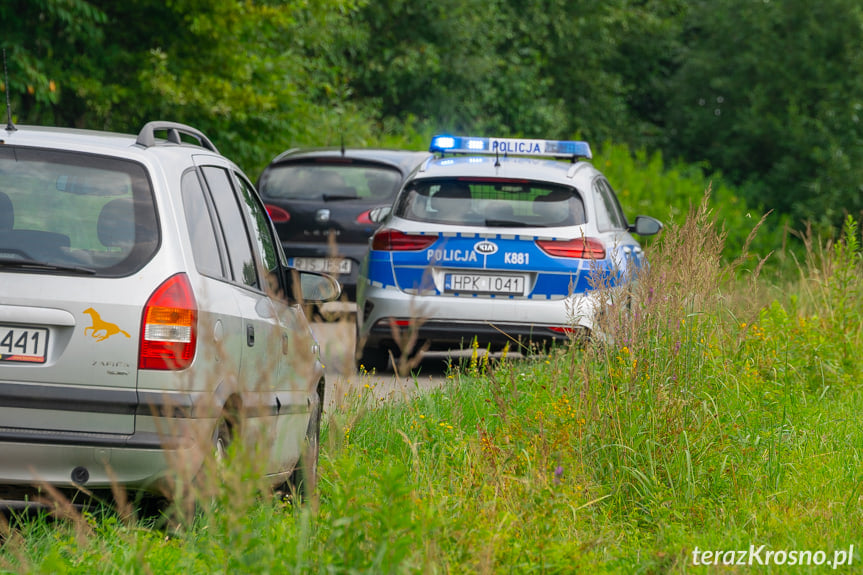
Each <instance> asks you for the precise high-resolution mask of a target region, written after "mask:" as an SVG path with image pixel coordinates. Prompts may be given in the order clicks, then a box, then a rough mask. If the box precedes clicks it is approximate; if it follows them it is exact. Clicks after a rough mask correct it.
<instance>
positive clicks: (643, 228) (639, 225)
mask: <svg viewBox="0 0 863 575" xmlns="http://www.w3.org/2000/svg"><path fill="white" fill-rule="evenodd" d="M629 231H630V232H635V233H636V234H638V235H640V236H652V235H655V234H658V233H659V232H660V231H662V222H660V221H659V220H657V219H656V218H651V217H650V216H638V217H636V218H635V223H634V224H632V225H631V226H629Z"/></svg>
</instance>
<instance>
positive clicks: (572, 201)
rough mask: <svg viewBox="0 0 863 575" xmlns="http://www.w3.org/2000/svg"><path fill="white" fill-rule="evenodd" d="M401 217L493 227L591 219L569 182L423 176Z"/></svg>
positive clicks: (403, 200)
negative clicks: (425, 178) (428, 177)
mask: <svg viewBox="0 0 863 575" xmlns="http://www.w3.org/2000/svg"><path fill="white" fill-rule="evenodd" d="M394 212H395V215H396V216H399V217H402V218H405V219H408V220H415V221H420V222H433V223H439V224H454V225H467V226H487V227H524V228H526V227H540V228H546V227H556V226H577V225H580V224H583V223H585V221H586V220H585V211H584V202H583V201H582V198H581V196H580V195H579V193H578V192H577V191H576V190H575V189H573V188H569V187H566V186H559V185H555V184H548V183H544V182H532V181H523V180H518V181H514V180H499V179H473V178H463V179H447V180H420V181H414V182H412V183H411V184H409V185H408V187H407V188H406V189H405V191H404V193H402V195H401V196H400V199H399V201H398V203H397V205H396V206H395V210H394Z"/></svg>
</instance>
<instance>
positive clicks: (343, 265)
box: [291, 258, 351, 274]
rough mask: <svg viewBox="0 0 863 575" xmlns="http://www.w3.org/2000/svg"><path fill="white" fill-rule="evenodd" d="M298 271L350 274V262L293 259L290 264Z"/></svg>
mask: <svg viewBox="0 0 863 575" xmlns="http://www.w3.org/2000/svg"><path fill="white" fill-rule="evenodd" d="M291 265H293V266H294V267H295V268H297V269H298V270H305V271H310V272H325V273H328V274H349V273H351V260H345V259H334V258H293V263H292V264H291Z"/></svg>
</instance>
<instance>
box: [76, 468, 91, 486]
mask: <svg viewBox="0 0 863 575" xmlns="http://www.w3.org/2000/svg"><path fill="white" fill-rule="evenodd" d="M88 481H90V472H89V471H88V470H87V468H86V467H82V466H78V467H76V468H75V469H73V470H72V482H73V483H74V484H75V485H84V484H85V483H87V482H88Z"/></svg>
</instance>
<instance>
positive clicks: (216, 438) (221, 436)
mask: <svg viewBox="0 0 863 575" xmlns="http://www.w3.org/2000/svg"><path fill="white" fill-rule="evenodd" d="M233 436H234V433H233V431H232V430H231V426H230V425H229V424H228V419H227V418H226V417H224V416H222V417H220V418H219V423H218V424H217V425H216V428H215V429H214V430H213V454H214V456H215V457H216V460H217V461H218V462H219V463H220V464H224V462H225V458H226V457H227V455H228V446H229V445H231V441H233Z"/></svg>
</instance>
